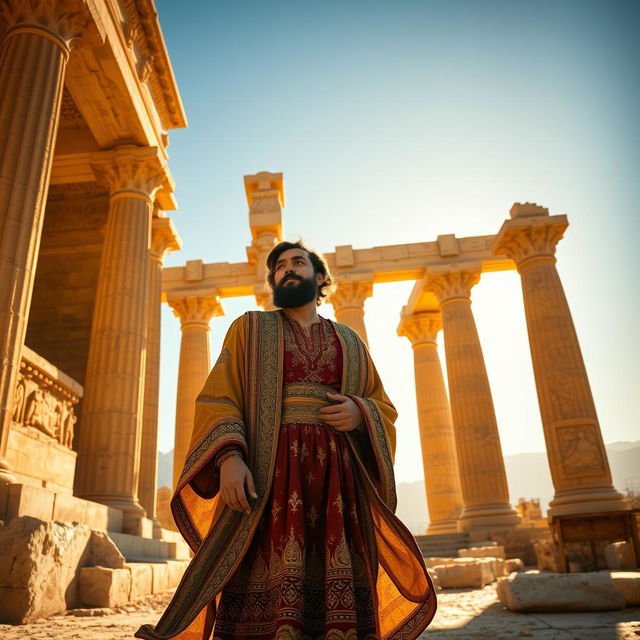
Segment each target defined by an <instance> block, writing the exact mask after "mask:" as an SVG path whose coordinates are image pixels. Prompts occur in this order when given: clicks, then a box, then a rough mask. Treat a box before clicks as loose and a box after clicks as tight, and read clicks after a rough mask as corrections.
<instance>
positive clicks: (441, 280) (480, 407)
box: [427, 264, 520, 531]
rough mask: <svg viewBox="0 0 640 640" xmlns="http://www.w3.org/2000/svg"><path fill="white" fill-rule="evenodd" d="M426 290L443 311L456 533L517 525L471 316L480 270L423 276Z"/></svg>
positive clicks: (445, 270)
mask: <svg viewBox="0 0 640 640" xmlns="http://www.w3.org/2000/svg"><path fill="white" fill-rule="evenodd" d="M427 274H428V275H427V288H428V289H430V290H431V291H433V292H434V293H435V294H436V296H437V298H438V301H439V302H440V307H441V310H442V320H443V329H444V339H445V349H446V357H447V374H448V378H449V396H450V398H451V412H452V414H453V425H454V434H455V441H456V452H457V456H458V465H459V468H460V484H461V487H462V499H463V502H464V507H463V510H462V514H461V516H460V520H459V525H458V528H459V530H461V531H472V530H482V529H502V528H506V527H513V526H515V525H517V524H518V523H519V522H520V516H519V515H518V514H517V512H516V510H515V509H514V508H513V507H512V506H511V504H510V503H509V489H508V487H507V477H506V473H505V469H504V460H503V457H502V449H501V447H500V437H499V435H498V425H497V423H496V417H495V412H494V409H493V400H492V398H491V389H490V387H489V380H488V378H487V371H486V368H485V364H484V358H483V356H482V348H481V346H480V340H479V338H478V332H477V329H476V323H475V320H474V319H473V313H472V312H471V300H470V296H471V288H472V287H473V285H475V284H476V283H477V282H478V281H479V280H480V265H479V264H478V265H475V264H474V265H469V266H464V267H462V268H454V269H451V268H450V267H440V268H433V269H429V270H428V272H427Z"/></svg>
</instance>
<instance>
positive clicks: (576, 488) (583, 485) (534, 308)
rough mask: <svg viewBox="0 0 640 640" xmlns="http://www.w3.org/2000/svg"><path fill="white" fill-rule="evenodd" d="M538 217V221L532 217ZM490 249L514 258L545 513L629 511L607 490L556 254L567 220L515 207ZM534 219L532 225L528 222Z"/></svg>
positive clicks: (607, 472) (602, 449) (537, 209)
mask: <svg viewBox="0 0 640 640" xmlns="http://www.w3.org/2000/svg"><path fill="white" fill-rule="evenodd" d="M535 214H538V216H539V217H535ZM512 216H513V218H514V219H513V220H508V221H506V222H505V223H504V225H503V227H502V229H501V231H500V234H499V235H498V237H497V241H496V245H495V250H496V252H499V253H503V254H504V253H506V254H507V255H509V257H511V258H512V259H514V260H515V262H516V264H517V268H518V272H519V273H520V277H521V284H522V294H523V300H524V309H525V317H526V320H527V330H528V333H529V346H530V348H531V359H532V363H533V372H534V376H535V380H536V388H537V392H538V402H539V405H540V415H541V418H542V425H543V429H544V437H545V442H546V446H547V457H548V461H549V468H550V471H551V478H552V480H553V486H554V489H555V495H554V498H553V500H552V501H551V503H550V505H549V514H550V515H560V514H570V513H585V512H587V513H588V512H593V511H609V510H618V509H627V508H629V504H628V502H627V501H626V500H625V499H624V497H623V496H622V495H620V494H619V493H618V492H617V491H616V490H615V489H614V487H613V484H612V481H611V471H610V469H609V462H608V460H607V452H606V449H605V447H604V442H603V439H602V433H601V431H600V424H599V422H598V416H597V413H596V408H595V404H594V401H593V396H592V394H591V388H590V385H589V379H588V377H587V371H586V368H585V365H584V361H583V358H582V352H581V350H580V344H579V342H578V336H577V334H576V331H575V327H574V324H573V319H572V317H571V311H570V309H569V305H568V303H567V299H566V296H565V293H564V289H563V286H562V282H561V280H560V276H559V275H558V271H557V269H556V259H555V256H554V253H555V247H556V244H557V242H558V241H559V240H560V238H561V237H562V235H563V233H564V230H565V229H566V227H567V224H568V223H567V221H566V217H565V216H548V213H547V210H546V209H545V208H543V207H537V205H532V204H529V203H527V204H526V205H519V204H517V205H514V207H513V209H512ZM532 216H533V217H534V220H532Z"/></svg>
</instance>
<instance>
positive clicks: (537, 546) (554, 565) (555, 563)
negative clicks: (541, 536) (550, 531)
mask: <svg viewBox="0 0 640 640" xmlns="http://www.w3.org/2000/svg"><path fill="white" fill-rule="evenodd" d="M533 550H534V552H535V554H536V565H537V567H538V569H540V570H541V571H544V570H545V569H546V570H549V571H554V572H558V571H560V555H559V554H558V550H557V549H556V546H555V545H554V544H553V542H551V541H550V540H539V541H537V542H534V543H533Z"/></svg>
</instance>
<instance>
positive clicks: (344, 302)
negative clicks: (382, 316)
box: [329, 281, 373, 346]
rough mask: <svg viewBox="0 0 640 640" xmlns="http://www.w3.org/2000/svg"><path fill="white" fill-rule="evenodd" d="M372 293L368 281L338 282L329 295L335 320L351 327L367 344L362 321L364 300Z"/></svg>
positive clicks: (365, 329) (364, 326)
mask: <svg viewBox="0 0 640 640" xmlns="http://www.w3.org/2000/svg"><path fill="white" fill-rule="evenodd" d="M372 293H373V284H372V283H371V282H370V281H362V282H339V283H338V287H337V289H336V292H335V293H334V294H333V295H332V296H331V300H330V301H329V302H331V304H332V305H333V310H334V313H335V316H336V320H337V321H338V322H340V323H341V324H346V325H347V326H348V327H351V328H352V329H353V330H354V331H355V332H356V333H357V334H358V335H359V336H360V337H361V338H362V340H363V342H364V343H365V344H366V345H367V346H368V345H369V341H368V338H367V327H366V325H365V323H364V302H365V300H366V299H367V298H369V297H370V296H371V294H372Z"/></svg>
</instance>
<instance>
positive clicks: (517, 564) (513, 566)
mask: <svg viewBox="0 0 640 640" xmlns="http://www.w3.org/2000/svg"><path fill="white" fill-rule="evenodd" d="M505 563H506V564H505V575H507V576H508V575H509V574H510V573H513V572H514V571H524V562H523V561H522V559H521V558H508V559H507V560H505Z"/></svg>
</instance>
